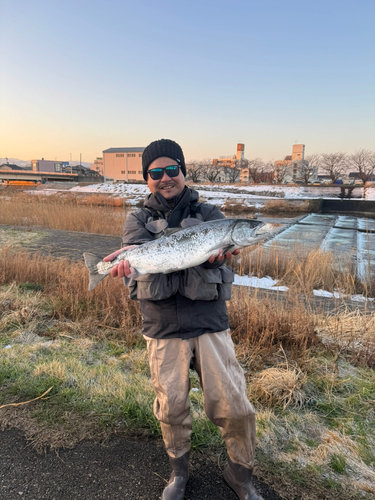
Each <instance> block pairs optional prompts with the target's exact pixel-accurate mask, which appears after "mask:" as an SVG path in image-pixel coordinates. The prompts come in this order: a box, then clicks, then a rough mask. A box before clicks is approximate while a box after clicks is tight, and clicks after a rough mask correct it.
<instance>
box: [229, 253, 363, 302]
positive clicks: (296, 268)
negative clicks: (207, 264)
mask: <svg viewBox="0 0 375 500" xmlns="http://www.w3.org/2000/svg"><path fill="white" fill-rule="evenodd" d="M231 265H232V267H233V269H234V271H235V272H237V273H238V274H240V275H253V276H258V277H259V278H261V277H264V276H270V277H272V278H274V279H276V280H279V282H278V285H279V286H281V285H285V286H288V287H290V288H293V289H294V290H295V291H299V292H301V293H304V294H307V295H308V294H311V293H312V291H313V290H314V289H315V290H316V289H323V290H326V291H330V292H333V291H334V290H341V291H343V293H345V294H348V295H351V294H354V293H362V292H363V291H364V286H366V285H363V284H362V283H360V282H359V280H358V279H357V278H356V276H355V267H354V265H353V263H352V262H351V261H350V259H349V258H348V259H347V261H346V262H343V260H342V258H341V260H338V259H337V258H336V257H335V256H334V255H333V254H332V253H331V252H324V251H322V250H319V249H315V250H311V251H308V252H307V251H305V250H304V248H303V247H295V248H294V249H292V250H285V249H276V248H275V247H274V246H271V247H263V246H259V247H250V248H246V249H244V250H242V251H241V253H240V255H239V258H238V259H237V261H235V260H234V259H233V260H232V262H231ZM368 286H370V285H368Z"/></svg>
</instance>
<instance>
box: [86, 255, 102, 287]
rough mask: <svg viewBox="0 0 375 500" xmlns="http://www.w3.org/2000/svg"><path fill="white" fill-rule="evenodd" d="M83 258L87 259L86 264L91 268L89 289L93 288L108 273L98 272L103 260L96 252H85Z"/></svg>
mask: <svg viewBox="0 0 375 500" xmlns="http://www.w3.org/2000/svg"><path fill="white" fill-rule="evenodd" d="M83 258H84V259H85V264H86V267H87V269H88V270H89V291H91V290H93V289H94V288H95V287H96V285H99V283H100V282H101V281H102V280H103V279H104V278H105V277H106V276H107V275H106V274H99V273H98V267H97V266H98V264H99V262H101V261H102V259H101V258H100V257H97V256H96V255H95V254H93V253H90V252H85V253H84V254H83Z"/></svg>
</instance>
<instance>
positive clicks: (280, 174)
mask: <svg viewBox="0 0 375 500" xmlns="http://www.w3.org/2000/svg"><path fill="white" fill-rule="evenodd" d="M289 168H290V163H289V162H286V161H277V162H276V163H275V165H274V167H273V178H274V179H275V181H276V183H277V184H282V183H283V182H284V180H285V176H286V174H287V173H288V170H289Z"/></svg>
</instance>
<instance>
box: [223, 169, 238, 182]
mask: <svg viewBox="0 0 375 500" xmlns="http://www.w3.org/2000/svg"><path fill="white" fill-rule="evenodd" d="M224 172H225V176H226V177H228V180H229V182H233V183H234V182H237V181H238V179H239V178H240V173H241V171H240V169H239V168H237V167H236V165H234V167H224Z"/></svg>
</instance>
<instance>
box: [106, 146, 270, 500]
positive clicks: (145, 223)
mask: <svg viewBox="0 0 375 500" xmlns="http://www.w3.org/2000/svg"><path fill="white" fill-rule="evenodd" d="M142 167H143V176H144V179H145V180H146V181H147V184H148V187H149V189H150V191H151V194H150V195H149V196H148V197H147V198H146V200H145V202H144V208H143V209H140V210H137V211H135V212H133V213H131V214H130V215H129V216H128V218H127V219H126V222H125V224H124V235H123V244H124V245H125V246H129V245H140V244H142V243H145V242H147V241H150V240H153V239H154V238H158V237H160V236H162V235H164V234H168V232H169V231H171V230H173V229H174V230H176V228H185V227H188V226H189V225H192V224H197V223H201V222H202V221H210V220H215V219H222V218H224V215H223V213H222V212H220V210H219V209H218V208H217V207H215V206H213V205H208V204H206V203H198V193H197V192H196V191H194V190H192V189H189V188H187V187H186V186H185V175H186V166H185V160H184V155H183V152H182V150H181V147H180V146H179V145H178V144H177V143H175V142H174V141H171V140H169V139H161V140H158V141H154V142H152V143H151V144H150V145H149V146H147V148H146V149H145V150H144V152H143V156H142ZM123 249H124V248H122V249H121V250H118V251H117V252H114V253H113V254H111V255H109V256H108V257H106V258H105V259H104V260H105V261H106V262H110V261H112V260H113V259H114V258H115V257H116V256H117V255H118V254H119V253H120V252H121V251H123ZM238 252H239V250H236V251H234V252H233V254H238ZM231 256H232V253H231V252H227V253H226V254H225V256H224V255H223V251H221V252H220V253H219V255H218V256H214V255H213V256H211V257H210V258H209V259H208V261H207V262H206V263H204V264H202V265H201V266H196V267H193V268H191V269H187V270H185V271H180V272H174V273H170V274H167V275H164V274H148V275H143V276H138V277H136V278H135V279H132V278H128V276H129V274H130V273H131V269H130V267H129V262H128V261H122V262H120V264H119V265H118V266H115V267H114V268H113V269H112V271H111V276H112V277H116V276H119V277H123V278H124V281H125V284H127V285H128V286H129V288H130V297H131V298H132V299H135V300H139V301H140V307H141V311H142V319H143V334H144V337H145V339H146V341H147V350H148V356H149V363H150V370H151V378H152V383H153V386H154V389H155V392H156V399H155V402H154V414H155V416H156V418H158V420H159V421H160V425H161V430H162V434H163V439H164V443H165V447H166V450H167V453H168V456H169V461H170V464H171V467H172V474H171V477H170V480H169V483H168V484H167V486H166V488H165V489H164V491H163V495H162V500H183V498H184V492H185V486H186V483H187V480H188V476H189V474H188V461H189V452H190V434H191V418H190V405H189V390H190V381H189V368H190V367H191V366H192V367H193V368H194V369H195V370H196V371H197V373H198V375H199V378H200V383H201V386H202V389H203V393H204V398H205V411H206V414H207V416H208V418H209V419H210V420H211V421H212V422H213V423H214V424H216V425H217V426H219V429H220V432H221V435H222V437H223V439H224V441H225V444H226V446H227V450H228V466H227V467H226V469H225V470H224V479H225V481H226V482H227V483H228V484H229V486H230V487H231V488H232V489H233V490H234V491H235V492H236V494H237V496H238V498H240V500H262V497H261V496H260V495H259V494H258V493H257V492H256V490H255V488H254V486H253V485H252V482H251V476H252V468H253V465H254V443H255V414H254V410H253V408H252V406H251V404H250V403H249V401H248V399H247V397H246V386H245V379H244V375H243V371H242V369H241V367H240V365H239V364H238V362H237V360H236V358H235V354H234V348H233V343H232V340H231V336H230V330H229V323H228V315H227V309H226V303H225V301H226V300H229V299H230V293H231V292H230V290H231V284H232V282H233V273H232V271H231V270H230V268H228V267H227V266H225V265H223V263H224V259H230V258H231ZM150 259H152V255H150Z"/></svg>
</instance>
